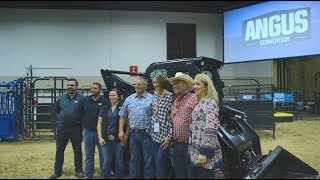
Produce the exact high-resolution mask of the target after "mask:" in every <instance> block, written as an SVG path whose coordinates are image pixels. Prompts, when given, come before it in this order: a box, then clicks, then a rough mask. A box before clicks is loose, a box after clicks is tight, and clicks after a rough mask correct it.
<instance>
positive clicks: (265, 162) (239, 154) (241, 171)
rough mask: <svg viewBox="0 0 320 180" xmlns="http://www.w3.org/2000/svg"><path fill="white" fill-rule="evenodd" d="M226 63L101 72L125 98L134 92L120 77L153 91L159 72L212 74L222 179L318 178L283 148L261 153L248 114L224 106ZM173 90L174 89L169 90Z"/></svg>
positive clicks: (182, 62)
mask: <svg viewBox="0 0 320 180" xmlns="http://www.w3.org/2000/svg"><path fill="white" fill-rule="evenodd" d="M222 66H223V62H221V61H218V60H215V59H211V58H207V57H196V58H183V59H175V60H167V61H163V62H155V63H152V64H150V66H149V67H148V68H147V69H146V71H145V73H130V72H126V71H116V70H108V69H105V70H104V69H101V74H102V77H103V79H104V82H105V85H106V87H107V90H108V91H109V90H111V89H112V88H115V87H116V88H118V89H120V91H121V93H122V96H123V98H126V97H127V96H129V95H131V94H132V93H134V92H135V91H134V87H133V85H132V84H131V83H130V82H128V81H125V80H124V79H123V78H121V77H120V76H119V75H131V76H137V75H139V76H144V77H145V78H146V79H147V80H148V91H149V92H153V91H154V90H153V86H152V79H153V77H154V76H155V75H156V74H157V73H162V74H165V75H166V76H167V77H168V78H170V77H174V76H175V74H176V72H183V73H186V74H189V75H190V76H191V77H192V78H194V77H195V75H196V74H199V73H205V74H207V75H209V76H210V77H211V79H212V81H213V83H214V85H215V87H216V90H217V92H218V94H219V99H220V101H219V106H220V112H219V119H220V124H221V125H220V127H219V130H218V134H219V141H220V143H221V147H222V153H223V160H224V167H223V168H222V169H221V170H222V172H223V174H224V177H223V178H237V179H239V178H245V179H264V178H267V179H270V178H280V179H300V178H308V179H309V178H312V179H315V178H318V179H319V173H318V172H317V171H316V170H315V169H313V168H312V167H310V166H308V165H307V164H306V163H304V162H303V161H301V160H300V159H298V158H297V157H295V156H294V155H292V154H291V153H289V152H288V151H286V150H285V149H283V148H282V147H281V146H278V147H276V148H275V149H274V150H272V151H270V152H269V153H268V154H266V155H263V154H262V153H261V146H260V139H259V136H258V135H257V133H256V132H255V131H254V130H253V129H252V128H251V126H250V125H249V124H248V123H247V115H246V114H245V113H244V112H242V111H239V110H237V109H233V108H231V107H229V106H226V105H224V104H223V101H222V98H223V91H222V89H223V88H224V82H223V81H222V80H221V79H220V75H219V70H220V68H221V67H222ZM169 90H170V91H172V87H169Z"/></svg>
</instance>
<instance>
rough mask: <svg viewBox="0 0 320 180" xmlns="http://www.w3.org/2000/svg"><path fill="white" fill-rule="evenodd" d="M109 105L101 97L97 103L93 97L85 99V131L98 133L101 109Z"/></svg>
mask: <svg viewBox="0 0 320 180" xmlns="http://www.w3.org/2000/svg"><path fill="white" fill-rule="evenodd" d="M106 104H108V101H107V100H106V99H105V98H104V97H102V96H100V98H99V99H98V100H97V101H94V100H93V99H92V96H91V95H90V96H86V97H85V99H84V104H83V107H84V118H83V121H84V126H83V127H84V129H86V130H89V131H96V130H97V123H98V115H99V112H100V110H101V108H102V107H103V106H104V105H106Z"/></svg>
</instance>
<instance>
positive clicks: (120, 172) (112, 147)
mask: <svg viewBox="0 0 320 180" xmlns="http://www.w3.org/2000/svg"><path fill="white" fill-rule="evenodd" d="M102 152H103V159H104V161H103V173H102V174H101V178H102V179H109V178H110V177H111V162H112V157H113V155H114V157H115V161H114V162H115V164H116V167H115V178H116V179H122V178H123V176H124V159H123V157H124V147H121V146H120V144H119V142H117V141H110V140H106V144H105V145H103V146H102Z"/></svg>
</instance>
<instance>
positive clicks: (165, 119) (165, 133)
mask: <svg viewBox="0 0 320 180" xmlns="http://www.w3.org/2000/svg"><path fill="white" fill-rule="evenodd" d="M172 102H173V94H172V93H171V92H169V91H168V92H167V93H166V94H164V95H163V97H162V98H161V97H160V95H159V94H158V93H157V92H155V98H154V101H153V105H152V111H153V114H152V118H151V123H150V124H149V127H148V129H147V132H148V133H149V134H150V136H151V138H152V140H153V141H154V142H157V143H161V142H163V139H164V138H166V137H169V138H171V133H170V130H171V128H172V125H171V122H170V121H169V117H170V114H171V106H172ZM155 123H159V129H160V131H159V132H154V124H155Z"/></svg>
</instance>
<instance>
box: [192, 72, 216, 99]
mask: <svg viewBox="0 0 320 180" xmlns="http://www.w3.org/2000/svg"><path fill="white" fill-rule="evenodd" d="M194 79H197V80H198V81H200V82H202V83H203V84H204V86H205V87H207V91H206V93H205V95H204V98H205V99H213V100H215V101H216V102H217V103H218V102H219V97H218V93H217V90H216V88H215V87H214V85H213V82H212V80H211V79H210V77H209V76H208V75H206V74H197V75H196V77H195V78H194Z"/></svg>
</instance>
